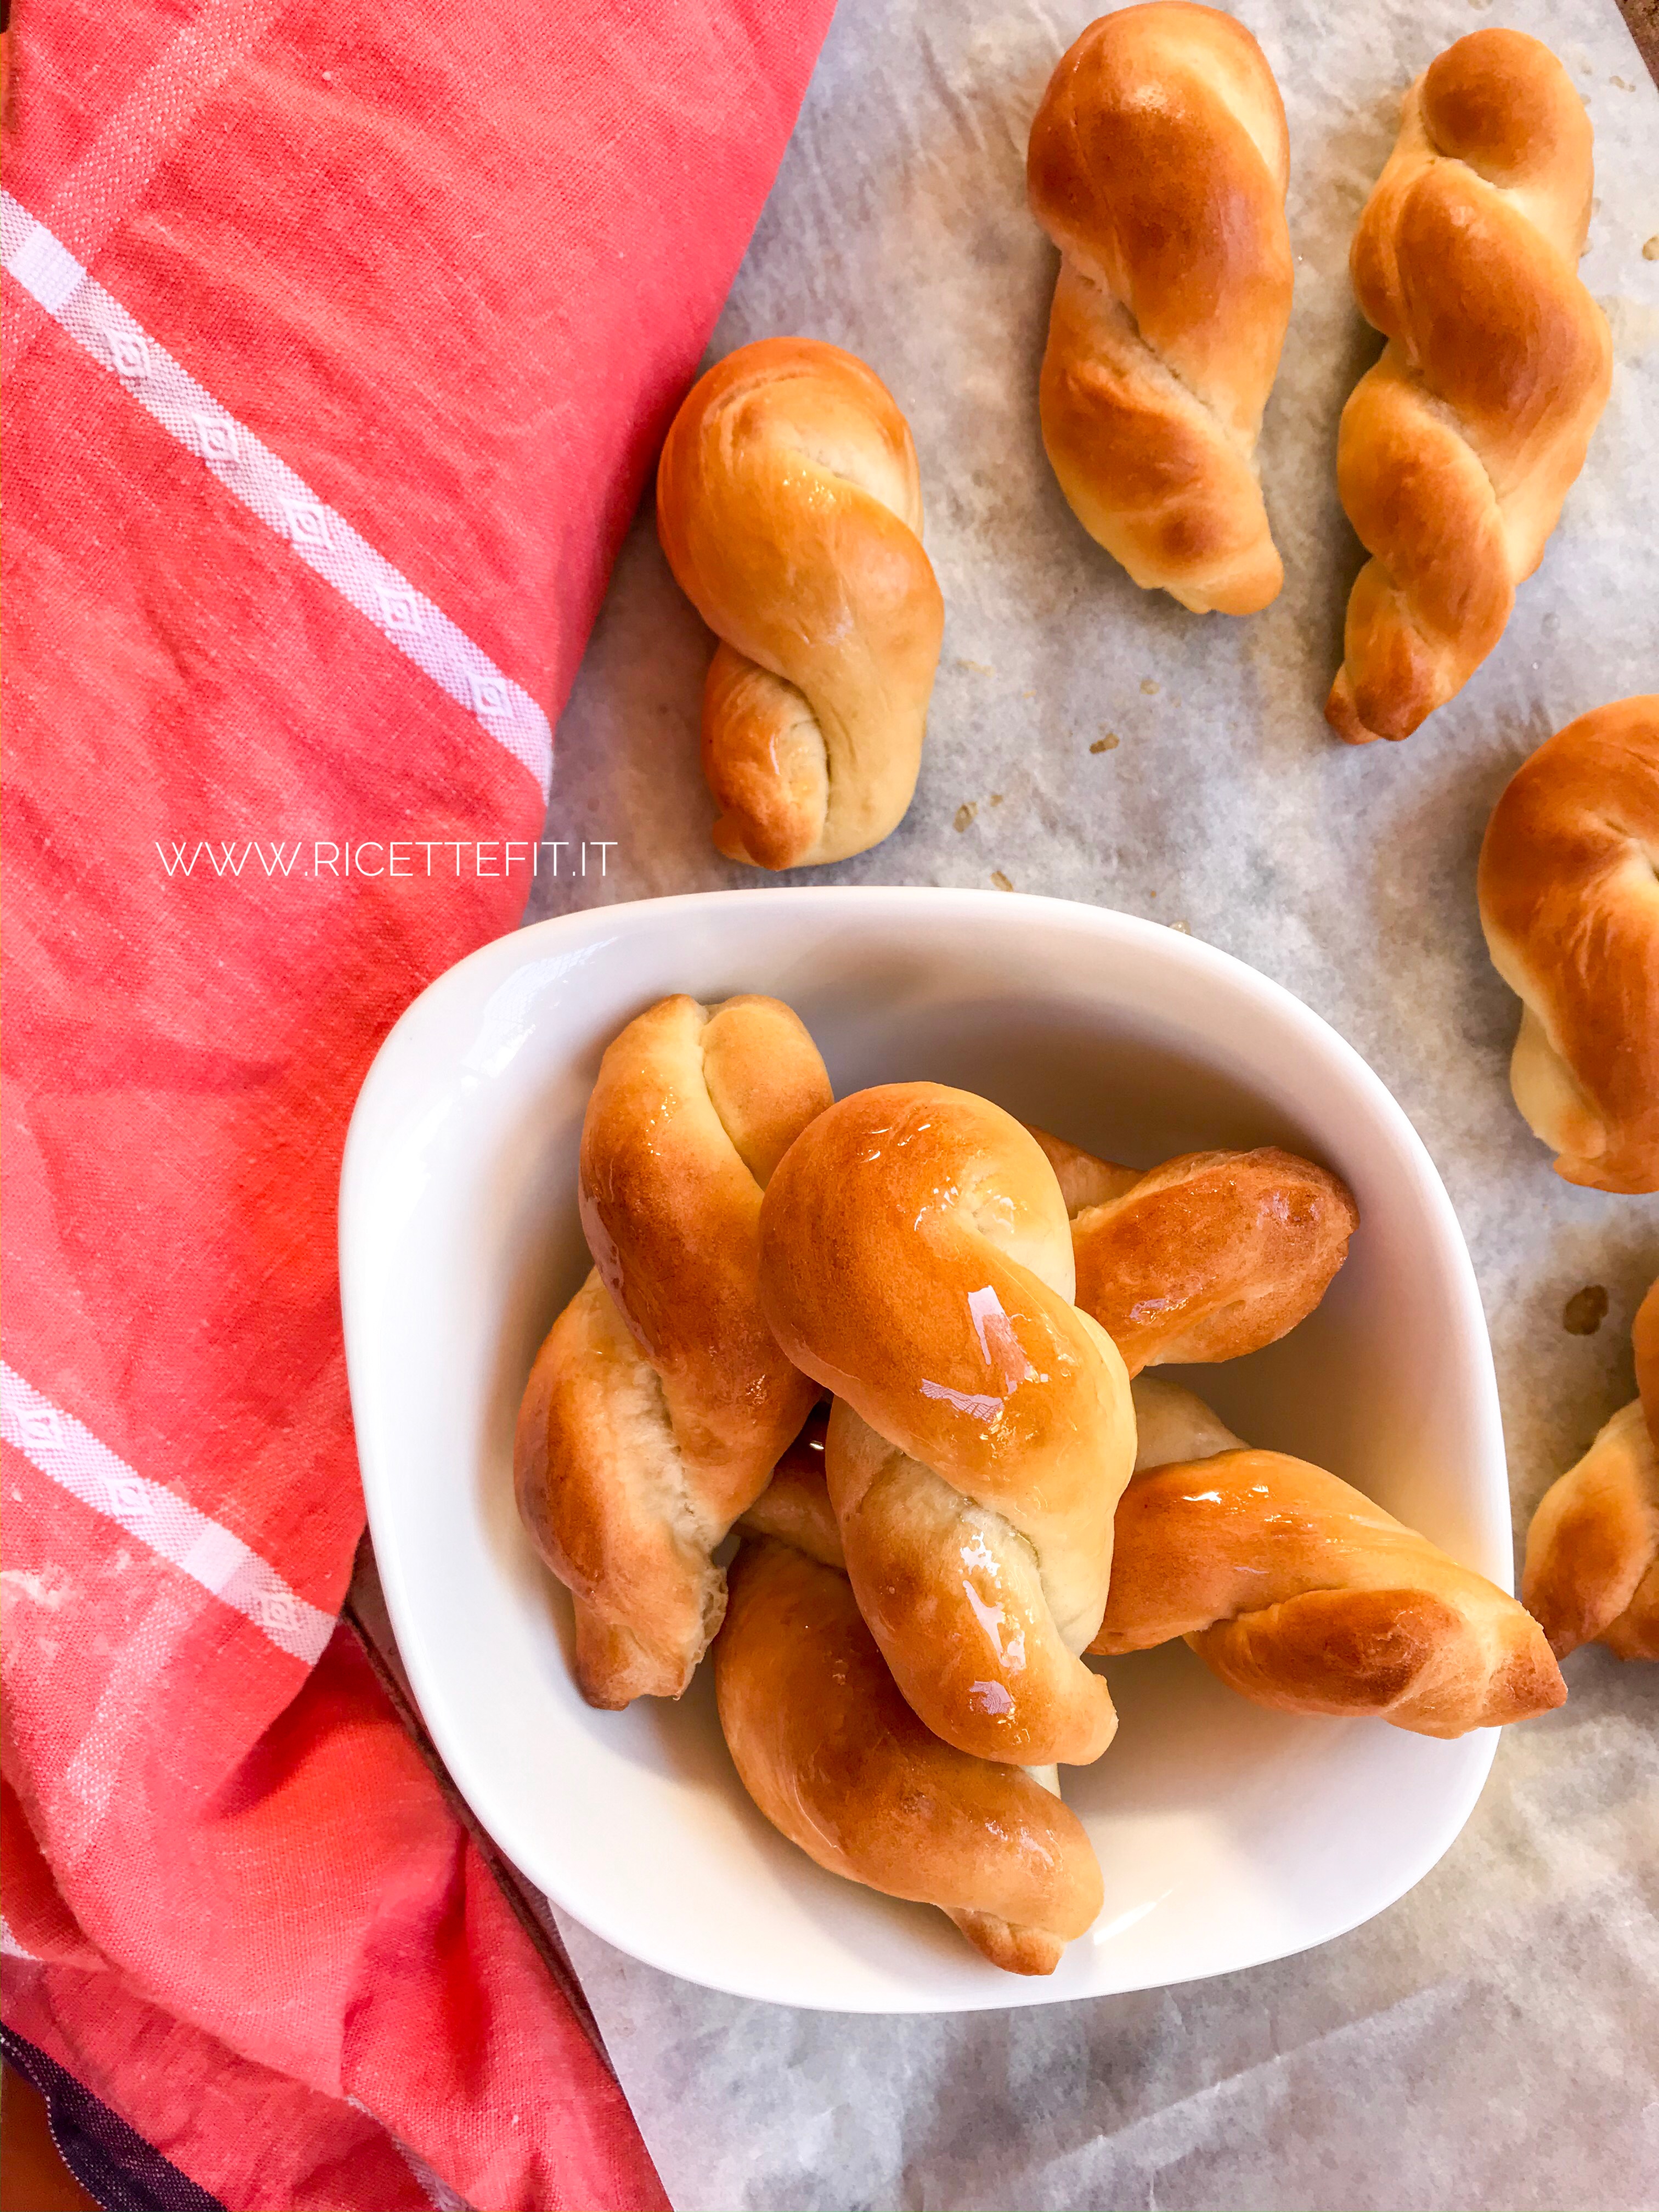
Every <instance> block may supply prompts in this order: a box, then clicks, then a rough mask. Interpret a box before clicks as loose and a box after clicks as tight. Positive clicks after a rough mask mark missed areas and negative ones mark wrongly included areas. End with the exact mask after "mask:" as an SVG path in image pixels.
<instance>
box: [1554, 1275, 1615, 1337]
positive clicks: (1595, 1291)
mask: <svg viewBox="0 0 1659 2212" xmlns="http://www.w3.org/2000/svg"><path fill="white" fill-rule="evenodd" d="M1606 1319H1607V1292H1606V1291H1604V1290H1603V1289H1602V1287H1601V1284H1600V1283H1586V1284H1585V1285H1584V1287H1583V1290H1582V1291H1574V1292H1573V1294H1572V1296H1571V1297H1570V1298H1569V1299H1568V1300H1567V1303H1566V1304H1565V1306H1563V1307H1562V1309H1561V1326H1562V1328H1564V1329H1565V1331H1566V1332H1567V1334H1568V1335H1569V1336H1594V1335H1595V1332H1596V1330H1597V1329H1598V1328H1601V1324H1602V1322H1604V1321H1605V1320H1606Z"/></svg>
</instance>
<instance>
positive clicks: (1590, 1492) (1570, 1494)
mask: <svg viewBox="0 0 1659 2212" xmlns="http://www.w3.org/2000/svg"><path fill="white" fill-rule="evenodd" d="M1631 1335H1632V1340H1633V1342H1634V1344H1635V1347H1636V1383H1637V1390H1638V1395H1637V1396H1636V1397H1635V1398H1633V1399H1632V1401H1631V1402H1630V1404H1629V1405H1628V1406H1626V1407H1625V1408H1624V1410H1623V1412H1622V1413H1615V1414H1614V1415H1613V1419H1611V1420H1610V1421H1609V1422H1608V1423H1607V1425H1606V1427H1605V1428H1604V1429H1603V1430H1602V1431H1601V1434H1600V1435H1599V1436H1598V1437H1596V1439H1595V1443H1593V1444H1592V1445H1591V1446H1590V1448H1589V1450H1588V1451H1587V1452H1586V1453H1585V1454H1584V1456H1583V1459H1581V1460H1580V1461H1579V1462H1578V1464H1577V1467H1574V1468H1569V1469H1568V1471H1567V1472H1566V1474H1564V1475H1562V1476H1561V1477H1560V1479H1559V1481H1556V1482H1553V1483H1552V1484H1551V1486H1550V1487H1549V1488H1548V1489H1547V1491H1546V1492H1544V1495H1543V1497H1542V1498H1541V1500H1540V1501H1539V1506H1538V1510H1537V1512H1536V1513H1535V1514H1534V1516H1533V1521H1532V1526H1531V1528H1529V1529H1528V1531H1527V1563H1526V1568H1525V1571H1524V1572H1523V1574H1522V1583H1521V1588H1522V1595H1523V1596H1524V1597H1525V1599H1526V1601H1527V1603H1528V1606H1529V1607H1531V1608H1532V1610H1533V1612H1534V1613H1536V1614H1537V1616H1538V1618H1539V1620H1541V1621H1542V1622H1543V1624H1544V1627H1545V1630H1546V1632H1547V1634H1548V1637H1549V1639H1550V1644H1551V1645H1552V1647H1553V1650H1554V1652H1555V1656H1556V1657H1557V1658H1558V1659H1565V1657H1566V1656H1567V1654H1568V1652H1570V1651H1576V1650H1577V1649H1578V1646H1579V1645H1580V1644H1598V1643H1599V1644H1606V1645H1607V1649H1608V1650H1610V1651H1613V1652H1616V1653H1617V1654H1618V1656H1619V1657H1620V1658H1621V1659H1659V1282H1656V1283H1655V1285H1653V1288H1652V1289H1651V1290H1650V1291H1649V1292H1648V1294H1647V1296H1646V1297H1645V1298H1644V1299H1643V1301H1642V1304H1641V1307H1640V1310H1638V1314H1637V1316H1636V1325H1635V1327H1634V1328H1632V1331H1631Z"/></svg>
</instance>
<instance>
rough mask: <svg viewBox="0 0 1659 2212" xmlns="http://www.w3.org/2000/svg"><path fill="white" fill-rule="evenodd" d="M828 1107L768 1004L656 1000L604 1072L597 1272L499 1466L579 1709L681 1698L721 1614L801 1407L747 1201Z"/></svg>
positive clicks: (583, 1179) (755, 1198) (595, 1135)
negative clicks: (571, 1644)
mask: <svg viewBox="0 0 1659 2212" xmlns="http://www.w3.org/2000/svg"><path fill="white" fill-rule="evenodd" d="M830 1095H831V1094H830V1090H829V1078H828V1076H827V1075H826V1074H825V1073H824V1069H823V1061H822V1060H820V1059H819V1057H818V1053H817V1047H816V1046H815V1045H814V1044H813V1042H812V1040H811V1037H810V1036H808V1035H807V1034H806V1031H805V1029H804V1028H803V1027H802V1025H801V1024H800V1022H799V1020H798V1019H797V1018H796V1017H795V1015H794V1014H793V1013H792V1012H790V1010H789V1008H788V1007H787V1006H782V1005H781V1004H780V1003H779V1002H778V1000H775V999H764V998H751V997H744V998H735V999H727V1000H726V1001H725V1003H724V1004H723V1005H720V1006H712V1007H710V1006H700V1005H699V1004H698V1003H697V1001H696V1000H695V999H688V998H684V997H680V998H672V999H664V1000H661V1001H660V1002H659V1004H658V1005H656V1006H653V1007H651V1008H650V1009H649V1010H648V1011H647V1012H645V1013H643V1014H641V1015H640V1016H639V1017H638V1018H637V1019H636V1020H635V1021H632V1022H630V1023H629V1024H628V1027H627V1028H626V1029H625V1030H623V1032H622V1033H621V1035H620V1036H618V1037H617V1039H616V1040H615V1042H613V1043H612V1044H611V1046H610V1047H609V1048H608V1049H607V1050H606V1052H605V1057H604V1059H603V1060H602V1061H601V1062H600V1065H599V1080H598V1082H597V1083H596V1084H595V1085H594V1088H593V1095H592V1098H591V1099H590V1100H589V1102H588V1108H587V1115H586V1121H584V1123H583V1125H582V1143H581V1170H580V1203H581V1218H582V1227H583V1230H584V1231H585V1232H586V1237H587V1243H588V1249H589V1250H590V1251H591V1252H592V1255H593V1260H594V1267H593V1270H592V1273H590V1274H589V1276H588V1278H587V1279H586V1282H585V1283H584V1284H583V1285H582V1287H581V1289H580V1291H578V1292H577V1293H576V1295H575V1297H574V1298H573V1299H572V1300H571V1302H570V1304H568V1306H567V1307H566V1308H565V1310H564V1311H563V1312H562V1314H561V1315H560V1316H559V1318H558V1319H557V1321H556V1322H555V1323H554V1324H553V1328H552V1329H551V1331H550V1334H549V1335H548V1338H547V1340H546V1342H545V1343H544V1345H543V1346H542V1348H541V1351H540V1352H539V1354H538V1357H537V1360H536V1364H535V1366H534V1368H533V1369H532V1372H531V1376H530V1381H529V1383H528V1385H527V1386H526V1390H525V1395H524V1400H523V1403H522V1405H521V1406H520V1413H519V1425H518V1436H517V1439H516V1443H515V1447H514V1453H513V1470H514V1480H515V1486H516V1489H517V1492H518V1500H519V1510H520V1514H521V1515H522V1516H523V1518H524V1522H525V1525H526V1528H527V1529H528V1530H529V1532H530V1535H531V1539H532V1541H533V1543H534V1544H535V1547H536V1548H537V1550H538V1552H539V1553H540V1554H541V1556H542V1558H543V1559H544V1560H545V1561H546V1563H547V1565H549V1566H550V1568H551V1569H552V1571H553V1572H554V1573H555V1574H556V1576H557V1577H559V1579H560V1581H561V1582H562V1583H565V1584H566V1586H567V1587H568V1589H569V1590H570V1593H571V1595H572V1598H573V1600H574V1606H575V1615H576V1678H577V1680H578V1682H579V1683H580V1687H581V1691H582V1694H583V1696H584V1697H586V1699H587V1700H588V1702H589V1703H590V1704H591V1705H604V1706H611V1707H615V1706H621V1705H627V1704H628V1703H629V1700H630V1699H634V1698H638V1697H669V1698H677V1697H678V1696H679V1694H680V1692H681V1691H682V1690H684V1687H685V1686H686V1684H687V1682H688V1681H690V1678H691V1674H692V1670H693V1668H695V1667H696V1664H697V1662H698V1660H699V1659H701V1658H702V1654H703V1652H704V1650H705V1649H706V1648H707V1646H708V1639H709V1638H710V1637H712V1636H713V1635H714V1631H715V1630H716V1629H717V1628H718V1627H719V1626H720V1615H721V1613H722V1611H723V1610H724V1607H725V1604H726V1584H725V1577H724V1576H723V1575H722V1574H721V1572H720V1569H719V1568H718V1567H717V1566H716V1565H714V1559H713V1558H712V1556H711V1555H712V1553H713V1552H714V1547H715V1546H716V1545H717V1544H719V1543H720V1541H721V1539H722V1538H723V1537H724V1536H725V1534H726V1531H727V1530H728V1529H729V1528H730V1527H731V1525H732V1522H733V1521H735V1520H736V1518H737V1517H738V1514H739V1513H741V1512H742V1511H743V1510H744V1506H745V1505H747V1504H750V1502H751V1500H752V1499H753V1498H756V1497H757V1496H758V1494H759V1492H761V1491H762V1490H763V1488H764V1487H765V1486H766V1483H767V1480H768V1479H769V1476H770V1474H771V1473H772V1469H773V1467H774V1466H775V1463H776V1461H777V1458H778V1455H779V1454H780V1453H781V1451H782V1450H783V1449H784V1447H785V1446H786V1445H787V1443H788V1442H789V1440H790V1438H791V1437H793V1436H794V1435H795V1434H796V1432H797V1431H799V1428H800V1425H801V1423H802V1422H803V1421H804V1420H805V1418H806V1415H807V1413H808V1412H809V1411H810V1409H811V1404H812V1401H813V1399H814V1398H815V1397H816V1396H817V1391H816V1389H815V1388H814V1386H813V1385H812V1384H811V1383H810V1382H808V1381H807V1379H806V1377H805V1376H803V1375H801V1374H799V1373H798V1372H797V1371H796V1370H795V1369H794V1368H793V1367H792V1366H791V1365H790V1364H789V1362H788V1361H787V1359H786V1358H784V1356H783V1354H782V1353H781V1352H780V1351H779V1349H778V1347H777V1345H776V1344H775V1342H774V1340H773V1338H772V1335H771V1332H770V1331H769V1329H768V1328H767V1326H766V1322H765V1321H764V1319H763V1316H762V1314H761V1310H760V1302H759V1297H758V1293H757V1269H758V1264H759V1240H760V1211H761V1192H762V1190H763V1188H764V1186H765V1183H766V1182H767V1179H768V1177H769V1176H770V1175H771V1173H772V1170H774V1168H775V1166H776V1165H777V1163H778V1161H779V1160H780V1159H781V1158H782V1156H783V1154H784V1152H786V1151H787V1148H788V1146H790V1144H791V1143H792V1142H793V1139H795V1138H796V1137H797V1136H798V1135H799V1133H800V1131H801V1130H802V1129H803V1128H805V1126H806V1124H807V1123H808V1122H809V1121H811V1119H812V1117H813V1115H815V1114H818V1113H821V1112H822V1111H823V1109H824V1107H826V1106H827V1105H828V1104H829V1099H830Z"/></svg>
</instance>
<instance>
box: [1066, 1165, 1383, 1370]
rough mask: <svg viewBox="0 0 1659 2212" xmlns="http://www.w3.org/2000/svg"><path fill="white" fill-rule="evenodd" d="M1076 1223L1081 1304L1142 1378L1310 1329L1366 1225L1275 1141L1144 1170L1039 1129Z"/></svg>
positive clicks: (1343, 1196) (1321, 1173)
mask: <svg viewBox="0 0 1659 2212" xmlns="http://www.w3.org/2000/svg"><path fill="white" fill-rule="evenodd" d="M1031 1134H1032V1135H1033V1136H1034V1137H1035V1138H1036V1140H1037V1142H1038V1144H1040V1145H1041V1146H1042V1149H1043V1151H1044V1152H1045V1153H1046V1154H1047V1155H1048V1160H1049V1163H1050V1164H1051V1165H1052V1166H1053V1168H1054V1172H1055V1174H1056V1175H1057V1176H1058V1177H1059V1178H1060V1191H1061V1194H1062V1195H1063V1196H1064V1198H1065V1200H1066V1207H1067V1210H1068V1211H1069V1212H1070V1214H1071V1217H1072V1250H1073V1255H1074V1257H1075V1259H1076V1261H1077V1302H1078V1304H1079V1305H1080V1306H1081V1307H1082V1309H1083V1310H1084V1311H1085V1313H1088V1314H1092V1315H1093V1316H1094V1317H1095V1319H1096V1320H1097V1322H1099V1323H1100V1325H1101V1327H1102V1328H1103V1329H1104V1330H1105V1331H1106V1333H1107V1334H1108V1335H1109V1337H1110V1338H1111V1340H1112V1341H1113V1343H1114V1344H1115V1345H1116V1346H1117V1348H1118V1350H1119V1351H1120V1352H1121V1353H1122V1354H1123V1364H1124V1365H1125V1366H1126V1367H1127V1369H1128V1370H1129V1373H1130V1374H1131V1375H1138V1374H1139V1372H1140V1370H1141V1369H1142V1368H1143V1367H1158V1366H1161V1365H1163V1364H1165V1363H1166V1362H1169V1361H1171V1360H1182V1361H1188V1362H1208V1361H1213V1360H1218V1359H1238V1358H1242V1357H1243V1354H1244V1353H1245V1352H1259V1351H1260V1350H1261V1346H1263V1345H1264V1344H1272V1343H1274V1342H1275V1341H1276V1340H1278V1339H1279V1337H1281V1336H1284V1335H1285V1334H1287V1333H1288V1332H1289V1331H1290V1330H1291V1329H1293V1328H1295V1327H1296V1325H1297V1322H1300V1321H1304V1320H1305V1319H1306V1318H1307V1316H1309V1315H1310V1313H1311V1312H1312V1311H1313V1310H1314V1308H1315V1307H1316V1305H1317V1304H1319V1301H1320V1300H1321V1299H1322V1297H1324V1295H1325V1293H1326V1291H1328V1289H1329V1287H1330V1285H1331V1279H1332V1278H1333V1277H1334V1274H1335V1273H1336V1271H1337V1269H1338V1268H1339V1267H1340V1266H1341V1265H1342V1262H1343V1261H1344V1260H1345V1259H1346V1257H1347V1253H1348V1239H1349V1238H1350V1237H1352V1234H1353V1232H1354V1231H1355V1229H1357V1228H1358V1225H1359V1213H1358V1208H1357V1207H1356V1206H1355V1205H1354V1202H1353V1198H1352V1194H1351V1193H1350V1192H1349V1190H1348V1188H1347V1186H1346V1183H1343V1182H1340V1181H1339V1180H1338V1178H1337V1177H1336V1176H1334V1175H1332V1174H1331V1173H1330V1172H1329V1170H1328V1169H1326V1168H1320V1167H1316V1166H1315V1165H1314V1164H1313V1163H1312V1161H1311V1160H1304V1159H1298V1158H1297V1156H1296V1154H1295V1153H1294V1152H1280V1151H1279V1147H1278V1146H1276V1145H1262V1146H1258V1148H1257V1149H1256V1150H1255V1152H1185V1153H1183V1154H1182V1156H1181V1158H1178V1159H1173V1160H1165V1161H1164V1164H1163V1166H1162V1167H1156V1168H1153V1169H1152V1170H1149V1171H1148V1172H1147V1173H1146V1174H1145V1175H1143V1174H1141V1173H1140V1172H1139V1170H1136V1169H1134V1168H1120V1167H1115V1166H1113V1165H1112V1164H1111V1163H1110V1162H1109V1161H1106V1160H1097V1159H1096V1158H1094V1157H1093V1155H1092V1154H1091V1153H1089V1152H1082V1151H1080V1150H1079V1147H1078V1146H1075V1145H1068V1144H1067V1143H1066V1141H1065V1139H1063V1138H1060V1137H1051V1136H1050V1135H1049V1134H1048V1132H1047V1130H1044V1129H1033V1130H1032V1132H1031Z"/></svg>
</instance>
